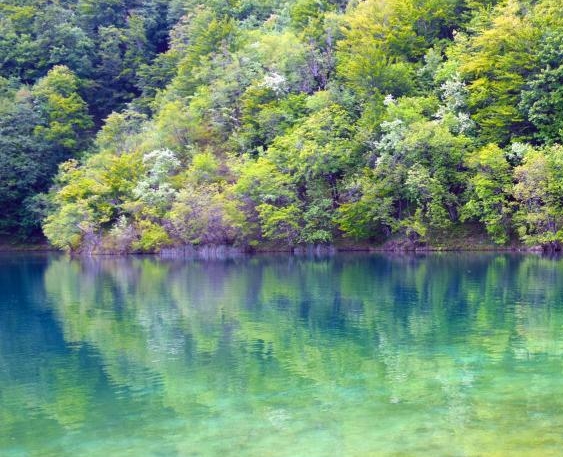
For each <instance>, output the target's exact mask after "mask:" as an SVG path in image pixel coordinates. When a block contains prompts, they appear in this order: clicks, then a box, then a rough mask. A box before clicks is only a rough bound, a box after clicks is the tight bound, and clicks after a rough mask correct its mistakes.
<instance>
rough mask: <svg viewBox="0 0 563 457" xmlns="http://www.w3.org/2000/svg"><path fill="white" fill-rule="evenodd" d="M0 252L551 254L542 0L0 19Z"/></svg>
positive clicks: (21, 4)
mask: <svg viewBox="0 0 563 457" xmlns="http://www.w3.org/2000/svg"><path fill="white" fill-rule="evenodd" d="M0 22H1V24H2V29H3V32H4V33H3V34H2V37H0V57H1V59H0V62H1V67H0V68H1V72H0V97H1V98H2V103H0V114H1V115H0V199H1V200H2V202H3V203H4V208H3V214H2V219H1V220H0V231H2V232H4V233H15V232H17V233H19V234H20V236H21V237H29V236H32V235H34V234H36V233H38V231H39V227H40V225H41V224H42V227H43V231H44V234H45V235H46V236H47V238H48V240H49V241H50V242H51V243H52V244H53V245H54V246H56V247H58V248H61V249H68V250H87V251H90V252H91V251H110V252H130V251H135V252H153V251H158V250H160V249H162V248H164V247H169V246H176V245H184V244H192V245H207V244H226V245H234V246H241V247H251V246H256V245H260V244H261V243H278V244H279V245H283V246H296V245H300V244H328V243H332V242H334V241H335V240H339V239H343V238H350V239H353V240H358V241H362V242H369V243H381V242H384V241H385V240H388V239H389V238H393V237H395V238H401V239H406V240H408V241H409V242H411V243H413V244H419V243H427V242H431V241H432V237H433V236H434V234H435V233H437V232H440V231H451V230H454V229H456V228H459V227H460V226H461V225H462V224H467V225H470V226H477V227H482V230H483V231H485V232H486V233H487V234H488V237H489V238H490V239H491V241H492V242H494V243H497V244H499V245H507V244H514V243H525V244H528V245H544V246H552V247H558V246H559V244H560V243H561V242H563V198H562V197H563V147H562V146H561V145H560V144H559V143H560V142H561V137H562V132H563V102H562V101H561V99H562V97H561V95H562V94H563V92H562V89H561V86H562V84H561V83H562V82H563V63H562V62H563V10H562V9H561V7H560V4H559V2H558V1H556V0H505V1H494V0H393V1H391V0H364V1H355V0H352V1H349V2H347V1H342V0H286V1H282V0H267V1H263V0H232V1H229V2H220V1H215V0H212V1H207V2H204V3H202V2H197V1H192V0H146V1H135V0H122V1H115V0H103V1H91V0H60V1H58V2H48V1H39V2H37V1H34V2H30V1H27V0H4V1H3V2H1V3H0Z"/></svg>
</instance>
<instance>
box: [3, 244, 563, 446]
mask: <svg viewBox="0 0 563 457" xmlns="http://www.w3.org/2000/svg"><path fill="white" fill-rule="evenodd" d="M561 449H563V262H562V261H561V260H558V259H547V258H541V257H538V256H519V255H489V254H436V255H428V256H420V257H412V256H379V255H338V256H334V257H330V258H322V259H319V258H316V259H315V258H305V257H303V258H299V257H286V256H271V257H253V258H244V259H236V260H229V261H219V260H214V261H180V260H160V259H155V258H151V257H139V258H135V257H129V258H94V259H86V260H76V259H75V260H73V259H69V258H67V257H65V256H29V255H16V256H14V255H10V256H7V255H3V256H0V455H2V456H3V457H24V456H25V457H28V456H34V457H35V456H37V457H66V456H69V457H70V456H85V457H113V456H115V457H122V456H135V457H145V456H147V457H148V456H166V457H167V456H171V457H184V456H194V457H195V456H199V457H214V456H221V457H229V456H236V457H301V456H303V457H325V456H326V457H328V456H336V457H338V456H342V457H367V456H423V457H425V456H506V455H510V456H535V455H537V456H560V455H561Z"/></svg>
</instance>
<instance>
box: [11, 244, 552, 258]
mask: <svg viewBox="0 0 563 457" xmlns="http://www.w3.org/2000/svg"><path fill="white" fill-rule="evenodd" d="M64 252H65V251H62V250H60V249H57V248H55V247H52V246H49V245H46V244H37V245H34V244H22V245H9V244H3V245H0V253H4V254H6V253H64ZM353 252H357V253H405V254H407V253H412V254H423V253H439V252H476V253H477V252H491V253H494V252H498V253H510V252H514V253H524V254H525V253H556V252H559V251H557V250H554V249H546V248H543V247H542V246H518V245H516V246H515V245H512V246H494V245H478V244H467V245H465V246H433V245H424V246H404V245H397V244H394V243H392V244H390V245H388V244H387V243H384V244H383V245H367V244H345V245H338V244H333V245H309V246H294V247H290V246H279V245H278V246H272V245H265V246H257V247H253V248H250V249H249V248H238V247H233V246H225V245H206V246H199V247H196V246H174V247H168V248H163V249H161V250H160V251H156V252H110V251H105V252H104V251H100V252H80V251H79V252H70V254H71V255H73V256H79V257H80V256H86V257H90V256H129V255H157V256H160V257H164V258H166V257H201V256H203V257H230V256H240V255H254V254H268V253H272V254H274V253H278V254H290V255H330V254H337V253H353Z"/></svg>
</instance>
